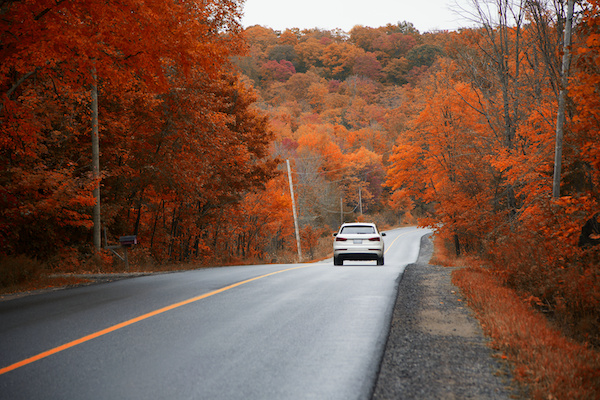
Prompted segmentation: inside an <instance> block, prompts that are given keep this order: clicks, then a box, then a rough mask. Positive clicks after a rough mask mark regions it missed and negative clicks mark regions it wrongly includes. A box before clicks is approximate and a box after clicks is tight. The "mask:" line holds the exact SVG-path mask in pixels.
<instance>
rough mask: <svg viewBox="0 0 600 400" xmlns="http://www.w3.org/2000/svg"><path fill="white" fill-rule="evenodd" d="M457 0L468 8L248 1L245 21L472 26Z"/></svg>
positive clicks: (435, 2)
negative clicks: (459, 11) (459, 10)
mask: <svg viewBox="0 0 600 400" xmlns="http://www.w3.org/2000/svg"><path fill="white" fill-rule="evenodd" d="M457 2H458V4H462V5H463V7H465V6H464V5H465V4H468V3H469V0H245V5H244V17H243V18H242V24H243V26H244V27H249V26H252V25H263V26H266V27H269V28H272V29H275V30H281V31H283V30H285V29H286V28H300V29H310V28H320V29H325V30H332V29H335V28H340V29H342V30H343V31H345V32H349V31H350V29H352V27H353V26H355V25H363V26H369V27H372V28H377V27H380V26H385V25H387V24H388V23H390V24H396V23H398V22H402V21H408V22H411V23H412V24H413V25H414V26H415V27H416V28H417V29H418V30H419V31H420V32H421V33H424V32H427V31H431V30H456V29H458V28H462V27H468V26H472V25H473V24H472V23H471V22H470V21H469V20H468V19H467V18H465V17H461V15H460V14H463V15H466V13H464V12H462V13H459V14H457V13H456V10H457V9H458V8H457V6H456V4H457ZM453 10H454V11H453Z"/></svg>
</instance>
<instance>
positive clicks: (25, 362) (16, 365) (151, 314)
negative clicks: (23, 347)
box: [0, 265, 310, 375]
mask: <svg viewBox="0 0 600 400" xmlns="http://www.w3.org/2000/svg"><path fill="white" fill-rule="evenodd" d="M309 266H310V265H304V266H301V267H294V268H287V269H282V270H280V271H275V272H271V273H268V274H265V275H261V276H257V277H255V278H250V279H246V280H245V281H241V282H238V283H234V284H232V285H229V286H225V287H224V288H221V289H217V290H214V291H212V292H209V293H205V294H203V295H200V296H196V297H192V298H191V299H188V300H184V301H181V302H179V303H175V304H171V305H170V306H166V307H163V308H159V309H158V310H155V311H151V312H149V313H147V314H144V315H140V316H139V317H136V318H132V319H130V320H128V321H124V322H121V323H119V324H116V325H113V326H111V327H109V328H106V329H102V330H101V331H98V332H95V333H92V334H90V335H87V336H84V337H82V338H79V339H76V340H73V341H72V342H69V343H65V344H63V345H62V346H58V347H55V348H53V349H50V350H47V351H44V352H43V353H40V354H37V355H35V356H33V357H29V358H27V359H25V360H23V361H19V362H16V363H14V364H12V365H9V366H8V367H4V368H1V369H0V375H2V374H5V373H7V372H10V371H13V370H15V369H17V368H21V367H23V366H25V365H28V364H31V363H33V362H35V361H38V360H41V359H42V358H46V357H48V356H51V355H53V354H56V353H59V352H61V351H64V350H67V349H70V348H71V347H75V346H77V345H78V344H81V343H85V342H88V341H90V340H92V339H95V338H97V337H100V336H103V335H106V334H108V333H111V332H114V331H116V330H119V329H121V328H125V327H126V326H129V325H133V324H135V323H136V322H140V321H143V320H145V319H148V318H150V317H154V316H155V315H158V314H162V313H164V312H167V311H170V310H173V309H175V308H178V307H181V306H185V305H187V304H190V303H194V302H196V301H199V300H202V299H205V298H207V297H210V296H214V295H215V294H218V293H222V292H225V291H227V290H229V289H233V288H235V287H238V286H241V285H244V284H246V283H249V282H252V281H256V280H258V279H262V278H266V277H268V276H271V275H275V274H280V273H282V272H286V271H291V270H294V269H299V268H306V267H309Z"/></svg>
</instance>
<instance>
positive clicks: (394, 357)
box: [373, 236, 516, 399]
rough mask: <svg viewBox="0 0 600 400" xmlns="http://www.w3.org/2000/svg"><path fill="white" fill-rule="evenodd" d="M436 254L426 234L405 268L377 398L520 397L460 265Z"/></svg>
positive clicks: (381, 369)
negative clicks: (476, 313)
mask: <svg viewBox="0 0 600 400" xmlns="http://www.w3.org/2000/svg"><path fill="white" fill-rule="evenodd" d="M432 253H433V244H432V242H431V240H430V238H429V237H427V236H425V237H423V239H422V241H421V252H420V254H419V259H418V261H417V262H416V263H414V264H410V265H408V266H407V267H406V269H405V271H404V274H403V276H402V279H401V281H400V284H399V287H398V295H397V299H396V304H395V306H394V311H393V315H392V321H391V326H390V333H389V336H388V340H387V344H386V348H385V352H384V355H383V359H382V363H381V368H380V372H379V376H378V380H377V382H376V386H375V389H374V393H373V399H454V398H457V399H510V398H514V396H515V394H516V393H514V391H513V390H511V387H510V384H511V382H510V381H511V378H510V376H509V374H508V373H507V366H506V364H505V362H503V361H501V360H499V359H498V358H497V357H494V352H493V350H492V349H491V348H490V347H488V346H487V343H488V340H487V339H486V337H485V336H484V335H483V332H482V330H481V327H480V325H479V323H478V321H477V320H476V319H475V318H474V317H473V316H472V315H471V312H470V310H469V309H468V308H467V307H466V305H465V304H464V302H463V301H462V298H461V297H460V294H459V292H458V289H457V288H456V287H455V286H454V285H453V284H452V283H451V273H452V270H453V269H454V268H447V267H440V266H435V265H429V259H430V258H431V254H432Z"/></svg>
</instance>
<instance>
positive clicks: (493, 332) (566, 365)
mask: <svg viewBox="0 0 600 400" xmlns="http://www.w3.org/2000/svg"><path fill="white" fill-rule="evenodd" d="M452 281H453V283H454V284H455V285H457V286H458V287H459V288H460V289H461V291H462V292H463V294H464V296H465V297H466V298H467V299H468V301H469V305H470V306H471V307H472V308H473V309H474V310H475V312H476V313H477V316H478V318H479V319H480V321H481V325H482V327H483V329H484V331H485V333H486V334H487V335H489V336H491V338H492V347H493V348H495V349H497V350H499V351H500V352H502V353H503V357H506V358H508V359H509V360H510V361H511V362H513V364H514V376H515V379H516V380H518V381H520V382H522V383H524V384H526V385H527V386H528V387H529V388H530V392H531V393H530V394H531V398H533V399H598V398H600V353H598V351H596V350H595V349H593V348H592V347H591V346H589V345H587V344H581V343H577V342H575V341H574V340H571V339H567V338H566V337H564V336H563V335H562V334H561V332H560V331H559V330H558V329H555V328H553V327H552V326H551V325H550V323H549V322H548V320H547V319H546V318H545V317H544V316H543V315H541V314H540V313H538V312H535V311H534V310H533V309H532V308H531V307H530V306H529V305H528V304H527V302H524V301H523V300H522V299H521V298H520V297H519V295H518V293H517V292H515V291H514V290H512V289H510V288H507V287H504V286H502V283H501V281H500V280H499V279H497V278H496V277H495V276H494V275H492V274H491V273H490V272H489V271H488V270H485V269H483V268H473V267H471V268H463V269H460V270H455V271H453V274H452ZM527 300H528V301H529V302H533V303H535V302H537V301H539V299H536V298H534V297H533V296H531V297H529V298H528V299H527Z"/></svg>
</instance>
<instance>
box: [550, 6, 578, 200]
mask: <svg viewBox="0 0 600 400" xmlns="http://www.w3.org/2000/svg"><path fill="white" fill-rule="evenodd" d="M574 3H575V1H574V0H568V2H567V21H566V23H565V36H564V42H563V57H562V75H561V81H560V93H559V95H558V112H557V115H556V145H555V148H554V178H553V180H552V197H553V198H555V199H558V198H559V197H560V175H561V170H562V149H563V137H564V126H565V107H566V103H567V85H568V84H569V67H570V65H571V28H572V26H573V9H574V7H575V5H574Z"/></svg>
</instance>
